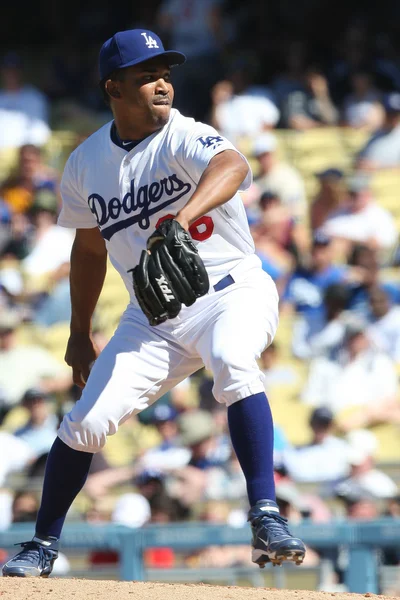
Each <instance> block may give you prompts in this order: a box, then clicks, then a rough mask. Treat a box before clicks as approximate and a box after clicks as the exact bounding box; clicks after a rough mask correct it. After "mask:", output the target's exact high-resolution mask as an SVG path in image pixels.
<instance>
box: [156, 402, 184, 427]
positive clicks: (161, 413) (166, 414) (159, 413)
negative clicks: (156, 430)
mask: <svg viewBox="0 0 400 600" xmlns="http://www.w3.org/2000/svg"><path fill="white" fill-rule="evenodd" d="M177 416H178V411H177V410H176V409H175V408H174V407H173V406H170V405H169V404H158V405H157V406H156V407H155V408H154V411H153V414H152V416H151V419H150V420H151V422H152V423H165V421H174V420H175V419H176V417H177Z"/></svg>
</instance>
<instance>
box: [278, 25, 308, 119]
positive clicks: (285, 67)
mask: <svg viewBox="0 0 400 600" xmlns="http://www.w3.org/2000/svg"><path fill="white" fill-rule="evenodd" d="M285 38H286V36H285ZM279 58H280V60H281V61H282V63H283V64H282V67H281V69H280V70H279V72H278V73H277V75H276V76H275V77H274V78H273V80H272V83H271V88H272V91H273V93H274V96H275V98H276V101H277V105H278V107H279V108H280V109H282V108H283V106H284V103H285V100H286V98H287V96H288V95H289V94H290V93H292V92H298V91H300V92H302V91H303V89H304V72H305V70H306V63H307V59H308V48H307V42H306V41H305V40H304V39H292V40H289V41H287V40H286V39H284V40H282V48H281V52H280V56H279Z"/></svg>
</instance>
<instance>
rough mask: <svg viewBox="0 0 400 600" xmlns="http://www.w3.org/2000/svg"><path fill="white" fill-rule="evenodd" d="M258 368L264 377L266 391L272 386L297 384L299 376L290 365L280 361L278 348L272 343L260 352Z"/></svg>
mask: <svg viewBox="0 0 400 600" xmlns="http://www.w3.org/2000/svg"><path fill="white" fill-rule="evenodd" d="M259 366H260V369H261V371H262V374H263V376H264V386H265V389H266V392H267V395H268V390H269V389H270V388H273V387H274V386H280V385H294V384H296V383H297V382H298V378H299V374H298V373H297V371H296V370H295V369H294V367H293V366H292V365H291V364H286V363H285V362H282V361H281V357H280V352H279V347H278V346H277V343H276V342H275V341H273V342H272V343H271V344H269V346H267V347H266V348H265V350H263V351H262V352H261V356H260V360H259Z"/></svg>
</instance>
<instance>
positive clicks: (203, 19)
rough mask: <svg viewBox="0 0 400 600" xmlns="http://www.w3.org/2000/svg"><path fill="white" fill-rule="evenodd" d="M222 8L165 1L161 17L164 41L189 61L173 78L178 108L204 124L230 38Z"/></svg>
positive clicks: (208, 0) (203, 0)
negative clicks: (224, 51) (225, 48)
mask: <svg viewBox="0 0 400 600" xmlns="http://www.w3.org/2000/svg"><path fill="white" fill-rule="evenodd" d="M221 5H222V2H221V0H191V1H190V2H187V0H163V1H162V2H161V5H160V7H159V8H158V13H157V21H158V25H159V27H160V29H161V37H163V36H165V37H166V39H168V40H169V45H170V46H171V47H173V48H175V47H176V48H179V50H180V52H183V53H184V54H185V55H186V57H187V61H186V63H185V64H184V65H183V66H182V70H181V71H180V72H178V70H176V72H174V73H173V76H172V80H173V84H174V88H175V100H174V106H176V108H177V109H178V110H180V111H181V112H182V113H183V114H184V115H185V116H186V117H194V118H195V119H196V120H200V121H204V120H205V119H206V115H207V114H208V113H209V108H210V97H209V90H210V89H211V88H212V86H213V85H214V84H215V83H216V82H217V81H218V79H219V77H220V76H221V72H222V61H221V53H222V51H223V49H224V44H225V38H226V36H225V31H224V28H223V23H222V13H221Z"/></svg>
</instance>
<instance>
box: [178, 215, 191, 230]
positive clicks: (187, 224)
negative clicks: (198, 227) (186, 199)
mask: <svg viewBox="0 0 400 600" xmlns="http://www.w3.org/2000/svg"><path fill="white" fill-rule="evenodd" d="M174 218H175V221H178V223H179V225H181V227H183V228H184V229H186V231H188V229H189V227H190V221H189V219H188V218H187V217H186V216H185V214H182V213H178V214H177V215H176V216H175V217H174Z"/></svg>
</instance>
